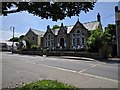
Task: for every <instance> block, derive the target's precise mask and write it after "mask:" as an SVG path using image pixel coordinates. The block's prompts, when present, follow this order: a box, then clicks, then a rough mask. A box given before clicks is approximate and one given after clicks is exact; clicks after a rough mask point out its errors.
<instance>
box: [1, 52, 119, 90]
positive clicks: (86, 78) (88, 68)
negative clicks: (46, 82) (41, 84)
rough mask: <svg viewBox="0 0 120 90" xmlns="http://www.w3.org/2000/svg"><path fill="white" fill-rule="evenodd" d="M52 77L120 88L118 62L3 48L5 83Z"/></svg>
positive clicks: (7, 85)
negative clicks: (45, 54)
mask: <svg viewBox="0 0 120 90" xmlns="http://www.w3.org/2000/svg"><path fill="white" fill-rule="evenodd" d="M43 79H52V80H58V81H61V82H64V83H67V84H71V85H74V86H76V87H80V88H118V64H117V63H104V62H99V61H97V60H89V59H88V60H75V59H65V58H64V57H41V56H32V55H19V54H11V53H9V52H2V87H3V88H12V87H15V86H19V85H21V84H24V83H30V82H33V81H38V80H43Z"/></svg>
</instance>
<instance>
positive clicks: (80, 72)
mask: <svg viewBox="0 0 120 90" xmlns="http://www.w3.org/2000/svg"><path fill="white" fill-rule="evenodd" d="M26 62H28V63H31V64H37V63H33V62H30V61H27V60H26ZM37 65H41V66H45V67H50V68H55V69H59V70H63V71H69V72H73V73H79V74H81V75H86V76H90V77H95V78H99V79H104V80H109V81H113V82H116V83H119V82H120V81H118V80H115V79H110V78H106V77H101V76H96V75H92V74H88V73H82V72H83V71H86V69H83V70H81V71H79V72H77V71H74V70H69V69H64V68H59V67H55V66H49V65H45V64H37Z"/></svg>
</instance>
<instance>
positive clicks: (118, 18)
mask: <svg viewBox="0 0 120 90" xmlns="http://www.w3.org/2000/svg"><path fill="white" fill-rule="evenodd" d="M119 4H120V2H119ZM115 22H116V40H117V56H118V57H120V6H119V7H118V6H116V7H115Z"/></svg>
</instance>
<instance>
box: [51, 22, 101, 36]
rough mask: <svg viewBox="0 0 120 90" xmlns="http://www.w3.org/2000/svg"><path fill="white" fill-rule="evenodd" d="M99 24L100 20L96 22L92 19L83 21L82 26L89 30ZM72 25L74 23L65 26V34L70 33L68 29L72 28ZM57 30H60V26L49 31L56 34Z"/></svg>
mask: <svg viewBox="0 0 120 90" xmlns="http://www.w3.org/2000/svg"><path fill="white" fill-rule="evenodd" d="M99 25H100V22H98V21H92V22H87V23H83V26H84V27H85V28H86V29H88V30H89V31H90V30H95V29H97V28H98V27H99ZM73 27H74V25H70V26H66V28H67V34H69V33H70V31H71V30H72V28H73ZM59 30H60V28H58V29H54V30H51V31H52V32H53V34H55V35H58V31H59Z"/></svg>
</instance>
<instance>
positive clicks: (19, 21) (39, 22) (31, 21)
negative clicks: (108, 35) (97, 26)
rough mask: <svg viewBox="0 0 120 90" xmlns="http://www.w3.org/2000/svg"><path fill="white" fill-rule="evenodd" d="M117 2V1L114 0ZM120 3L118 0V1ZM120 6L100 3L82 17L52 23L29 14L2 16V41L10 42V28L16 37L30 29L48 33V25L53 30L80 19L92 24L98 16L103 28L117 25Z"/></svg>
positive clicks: (0, 33)
mask: <svg viewBox="0 0 120 90" xmlns="http://www.w3.org/2000/svg"><path fill="white" fill-rule="evenodd" d="M114 1H115V0H114ZM116 1H118V0H116ZM116 5H118V2H98V3H96V4H95V7H94V9H93V10H91V11H89V12H88V13H84V12H82V13H80V16H79V17H77V16H73V17H72V18H65V19H64V20H61V21H60V20H58V21H57V22H56V21H52V20H51V19H47V20H46V19H41V18H40V17H38V16H33V15H32V14H28V13H27V12H21V13H14V14H9V15H8V16H4V17H2V16H0V21H1V20H2V22H0V23H1V24H2V26H0V36H2V38H0V40H8V39H10V38H11V37H12V31H10V27H11V26H14V27H15V36H18V37H19V36H20V35H22V34H23V35H24V34H25V33H26V32H27V31H28V30H29V28H33V29H37V30H41V31H46V27H47V25H50V27H51V28H52V26H53V25H60V24H61V23H62V22H63V24H64V25H67V26H69V25H74V24H75V23H76V21H77V19H78V18H79V20H80V22H81V23H85V22H91V21H96V20H97V14H98V13H100V15H101V23H102V26H103V28H104V27H106V26H107V25H108V24H114V23H115V11H114V8H115V6H116Z"/></svg>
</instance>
